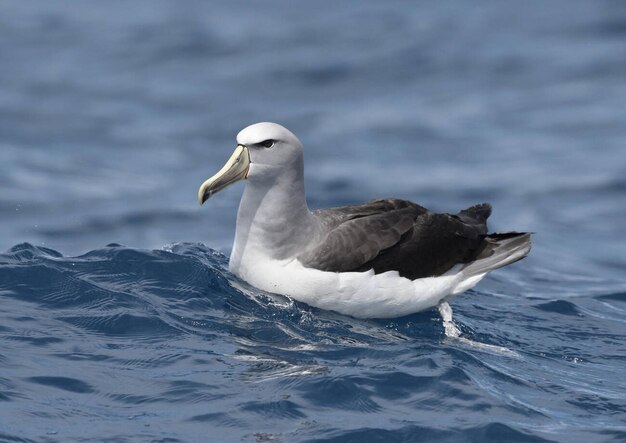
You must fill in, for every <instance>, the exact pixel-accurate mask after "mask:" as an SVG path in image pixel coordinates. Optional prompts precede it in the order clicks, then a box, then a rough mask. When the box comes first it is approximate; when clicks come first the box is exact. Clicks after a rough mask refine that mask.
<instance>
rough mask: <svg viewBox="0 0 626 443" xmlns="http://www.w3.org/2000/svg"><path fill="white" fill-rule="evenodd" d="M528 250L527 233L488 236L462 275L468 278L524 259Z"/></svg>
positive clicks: (528, 236) (528, 240)
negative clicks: (481, 248)
mask: <svg viewBox="0 0 626 443" xmlns="http://www.w3.org/2000/svg"><path fill="white" fill-rule="evenodd" d="M530 248H531V241H530V233H528V232H506V233H503V234H489V235H488V236H487V237H485V246H484V248H483V250H482V251H481V252H480V254H478V256H477V257H476V259H474V261H472V262H471V263H468V264H467V266H465V267H464V268H463V274H465V275H466V276H468V277H470V276H472V275H478V274H484V273H485V272H489V271H493V270H494V269H498V268H501V267H503V266H506V265H510V264H511V263H515V262H516V261H518V260H521V259H523V258H524V257H526V256H527V255H528V253H529V252H530Z"/></svg>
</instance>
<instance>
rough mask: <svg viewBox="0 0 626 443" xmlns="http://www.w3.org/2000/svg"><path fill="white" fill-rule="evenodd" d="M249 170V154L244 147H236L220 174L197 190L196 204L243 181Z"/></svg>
mask: <svg viewBox="0 0 626 443" xmlns="http://www.w3.org/2000/svg"><path fill="white" fill-rule="evenodd" d="M249 169H250V154H249V153H248V148H247V147H246V146H244V145H237V148H236V149H235V152H233V155H231V156H230V158H229V159H228V161H227V162H226V164H225V165H224V167H223V168H222V169H220V172H218V173H217V174H215V175H214V176H213V177H211V178H210V179H208V180H207V181H205V182H204V183H202V186H200V189H198V202H199V203H200V204H202V203H204V202H205V201H207V200H208V199H209V197H211V196H212V195H213V194H215V193H216V192H218V191H221V190H222V189H224V188H225V187H226V186H228V185H230V184H231V183H235V182H236V181H239V180H243V179H244V178H246V177H247V176H248V170H249Z"/></svg>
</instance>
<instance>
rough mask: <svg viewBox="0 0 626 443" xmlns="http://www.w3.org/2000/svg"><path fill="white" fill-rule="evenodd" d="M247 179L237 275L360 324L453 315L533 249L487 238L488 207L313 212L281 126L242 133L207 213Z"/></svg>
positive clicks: (391, 202) (397, 203)
mask: <svg viewBox="0 0 626 443" xmlns="http://www.w3.org/2000/svg"><path fill="white" fill-rule="evenodd" d="M243 179H245V180H246V186H245V190H244V192H243V196H242V198H241V203H240V205H239V212H238V213H237V230H236V233H235V242H234V245H233V250H232V254H231V256H230V262H229V268H230V270H231V272H233V273H234V274H235V275H237V276H238V277H240V278H242V279H243V280H245V281H247V282H248V283H250V284H251V285H253V286H255V287H257V288H260V289H262V290H264V291H268V292H273V293H279V294H283V295H287V296H290V297H292V298H293V299H295V300H298V301H300V302H304V303H306V304H308V305H311V306H314V307H317V308H321V309H325V310H331V311H336V312H339V313H341V314H345V315H350V316H353V317H357V318H392V317H401V316H404V315H408V314H412V313H415V312H418V311H422V310H425V309H429V308H433V307H439V309H440V312H442V307H445V308H446V310H449V305H448V304H447V302H448V301H449V300H450V298H452V297H453V296H455V295H457V294H459V293H461V292H464V291H466V290H468V289H470V288H472V287H473V286H474V285H476V284H477V283H478V282H479V281H480V280H481V279H482V278H483V277H484V276H485V275H486V274H487V273H488V272H489V271H493V270H494V269H498V268H501V267H503V266H506V265H508V264H511V263H513V262H516V261H518V260H520V259H522V258H524V257H525V256H526V255H527V254H528V252H529V251H530V247H531V242H530V234H529V233H520V232H509V233H501V234H489V233H488V231H487V218H488V217H489V215H490V214H491V206H490V205H489V204H487V203H482V204H479V205H475V206H472V207H470V208H467V209H464V210H462V211H460V212H459V213H458V214H442V213H434V212H431V211H429V210H428V209H426V208H424V207H422V206H420V205H418V204H416V203H413V202H410V201H407V200H400V199H394V198H389V199H382V200H372V201H368V202H366V203H363V204H359V205H354V206H342V207H338V208H329V209H319V210H316V211H310V210H309V208H308V206H307V203H306V198H305V194H304V163H303V153H302V144H301V143H300V141H299V140H298V138H297V137H296V136H295V135H294V134H293V133H291V132H290V131H289V130H287V129H286V128H284V127H283V126H280V125H278V124H275V123H257V124H254V125H251V126H248V127H247V128H245V129H243V130H242V131H241V132H239V134H237V147H236V148H235V152H234V153H233V154H232V156H231V157H230V159H229V160H228V161H227V162H226V164H225V165H224V167H223V168H222V169H221V170H220V171H219V172H218V173H217V174H215V175H214V176H213V177H211V178H209V179H208V180H206V181H205V182H204V183H202V185H201V186H200V189H199V191H198V200H199V202H200V204H203V203H204V202H205V201H206V200H207V199H208V198H209V197H211V196H212V195H213V194H215V193H216V192H218V191H220V190H221V189H224V188H225V187H226V186H228V185H230V184H232V183H234V182H236V181H239V180H243ZM443 314H444V312H442V315H443Z"/></svg>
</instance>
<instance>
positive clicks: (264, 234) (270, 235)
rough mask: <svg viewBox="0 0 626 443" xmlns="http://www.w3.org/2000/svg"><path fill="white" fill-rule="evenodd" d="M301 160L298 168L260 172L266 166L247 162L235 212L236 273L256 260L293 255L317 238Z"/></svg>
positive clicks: (232, 261)
mask: <svg viewBox="0 0 626 443" xmlns="http://www.w3.org/2000/svg"><path fill="white" fill-rule="evenodd" d="M301 163H302V162H301V159H300V164H299V165H297V167H294V168H289V167H287V168H281V170H280V172H278V173H276V171H273V172H271V173H263V169H264V168H268V167H267V166H265V165H258V164H254V163H253V164H252V165H250V173H249V176H248V180H247V183H246V187H245V190H244V193H243V196H242V198H241V203H240V204H239V212H238V213H237V231H236V233H235V243H234V245H233V251H232V254H231V258H230V269H231V271H233V272H235V273H239V271H240V270H242V269H241V267H242V266H243V267H246V266H253V265H254V263H253V261H254V260H257V259H263V258H269V259H276V260H281V259H285V258H288V257H292V256H295V255H297V253H298V252H299V251H302V250H304V249H305V248H306V246H307V245H308V244H309V243H311V242H312V241H314V240H315V239H316V237H317V235H318V232H319V227H318V222H317V219H316V217H315V216H314V215H313V214H311V212H310V211H309V208H308V206H307V204H306V198H305V195H304V172H303V170H304V168H303V166H302V164H301ZM268 172H269V171H268ZM251 261H252V262H251Z"/></svg>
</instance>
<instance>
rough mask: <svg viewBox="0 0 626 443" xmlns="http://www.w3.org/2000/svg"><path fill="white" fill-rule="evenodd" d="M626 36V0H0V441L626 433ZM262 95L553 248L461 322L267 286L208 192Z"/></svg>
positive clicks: (297, 124)
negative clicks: (231, 265) (232, 265)
mask: <svg viewBox="0 0 626 443" xmlns="http://www.w3.org/2000/svg"><path fill="white" fill-rule="evenodd" d="M625 60H626V4H625V3H624V2H622V1H617V0H614V1H608V0H607V1H597V2H587V1H571V0H567V1H566V0H557V1H553V2H542V1H531V2H524V3H523V4H521V3H520V4H516V3H513V2H489V1H478V2H465V1H462V0H458V1H453V2H445V3H444V2H435V1H426V2H420V3H419V4H416V3H415V2H404V1H390V2H384V3H383V2H375V1H361V2H341V3H339V2H327V1H322V2H308V3H302V2H287V1H267V2H243V1H228V2H226V1H215V2H200V1H185V2H166V1H147V0H146V1H135V2H132V3H128V2H119V1H108V2H69V1H67V2H66V1H59V2H38V3H35V2H2V3H0V66H1V67H2V69H0V214H1V223H0V251H3V252H2V253H1V254H0V441H2V442H136V441H154V442H203V441H216V442H230V441H235V442H239V441H244V442H304V441H326V442H352V441H358V442H370V441H374V442H378V441H379V442H412V441H441V442H564V443H565V442H567V443H570V442H574V443H575V442H584V443H590V442H622V441H626V377H625V376H624V374H625V373H626V234H625V232H626V106H625V103H626V62H625ZM257 121H276V122H279V123H282V124H284V125H285V126H287V127H288V128H290V129H292V130H293V131H294V132H295V133H296V134H297V135H298V136H299V137H300V139H301V140H302V142H303V144H304V147H305V165H306V187H307V196H308V201H309V205H310V206H311V207H312V208H319V207H326V206H334V205H342V204H349V203H358V202H362V201H365V200H368V199H370V198H376V197H399V198H407V199H411V200H414V201H417V202H419V203H420V204H422V205H424V206H427V207H430V208H431V209H434V210H439V211H450V212H453V211H457V210H458V209H461V208H463V207H466V206H469V205H471V204H474V203H479V202H482V201H489V202H491V203H492V204H493V206H494V213H493V215H492V217H491V219H490V223H491V225H490V227H491V229H492V230H494V231H506V230H519V231H532V232H534V233H535V235H534V247H533V250H532V251H531V254H530V256H529V257H528V258H526V259H525V260H523V261H522V262H519V263H516V264H514V265H512V266H510V267H508V268H506V269H503V270H499V271H496V272H494V273H492V274H491V275H490V276H489V277H488V278H486V279H485V280H484V281H483V282H481V284H479V286H477V287H476V288H475V289H473V290H470V291H468V292H467V293H465V294H462V295H461V296H459V297H458V298H456V299H455V300H454V301H453V302H452V308H453V310H454V322H455V324H456V326H457V327H458V328H459V329H460V331H461V336H460V337H459V338H454V337H449V336H447V335H446V333H445V330H444V327H443V325H442V322H441V319H440V317H439V315H438V313H437V312H436V311H435V310H432V311H427V312H422V313H418V314H415V315H411V316H408V317H404V318H399V319H393V320H356V319H353V318H350V317H346V316H341V315H338V314H335V313H332V312H325V311H321V310H318V309H314V308H311V307H308V306H306V305H303V304H300V303H297V302H294V301H292V300H290V299H288V298H285V297H282V296H278V295H275V294H268V293H264V292H262V291H259V290H257V289H255V288H253V287H251V286H249V285H247V284H246V283H245V282H243V281H241V280H239V279H238V278H237V277H235V276H233V275H232V274H230V273H229V271H228V269H227V263H228V254H229V252H230V248H231V244H232V238H233V234H234V224H235V216H236V210H237V205H238V201H239V196H240V194H241V190H242V185H241V184H240V185H236V186H232V187H231V188H229V189H226V190H224V191H222V192H220V193H219V194H218V195H216V196H215V197H214V198H212V199H211V200H210V201H209V202H207V203H206V204H205V205H204V206H203V207H202V208H200V207H199V206H198V204H197V201H196V192H197V189H198V186H199V185H200V183H202V181H204V180H205V179H206V178H207V177H208V176H210V175H212V174H213V173H214V172H216V171H217V170H218V169H219V168H220V167H221V165H222V164H223V163H224V161H225V160H226V159H227V158H228V157H229V155H230V154H231V152H232V150H233V148H234V146H235V141H234V136H235V134H236V133H237V132H238V131H239V130H240V129H241V128H243V127H244V126H246V125H248V124H251V123H254V122H257Z"/></svg>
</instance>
